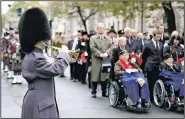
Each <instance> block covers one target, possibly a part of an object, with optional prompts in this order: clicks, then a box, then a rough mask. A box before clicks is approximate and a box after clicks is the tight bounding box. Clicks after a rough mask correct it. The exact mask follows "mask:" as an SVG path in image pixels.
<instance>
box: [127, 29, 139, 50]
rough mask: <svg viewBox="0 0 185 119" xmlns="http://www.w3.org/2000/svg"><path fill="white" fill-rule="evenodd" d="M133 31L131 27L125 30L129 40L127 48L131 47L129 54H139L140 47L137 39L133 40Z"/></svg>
mask: <svg viewBox="0 0 185 119" xmlns="http://www.w3.org/2000/svg"><path fill="white" fill-rule="evenodd" d="M131 32H132V29H131V28H129V27H126V28H125V29H124V33H125V37H126V38H127V47H129V52H130V53H132V52H137V51H138V50H139V49H140V47H139V45H138V41H137V40H136V39H133V38H132V33H131Z"/></svg>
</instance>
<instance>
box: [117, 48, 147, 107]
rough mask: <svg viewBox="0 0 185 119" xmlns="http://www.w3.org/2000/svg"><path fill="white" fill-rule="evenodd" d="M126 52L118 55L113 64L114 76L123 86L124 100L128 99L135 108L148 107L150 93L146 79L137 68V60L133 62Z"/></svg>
mask: <svg viewBox="0 0 185 119" xmlns="http://www.w3.org/2000/svg"><path fill="white" fill-rule="evenodd" d="M131 56H134V55H130V54H129V52H128V51H127V50H123V51H121V52H120V53H119V60H118V61H117V62H116V64H115V68H114V69H115V70H114V71H115V76H116V77H120V76H121V81H122V83H123V85H124V93H125V98H126V99H127V98H130V99H131V101H132V102H133V104H134V106H136V108H140V107H143V108H147V107H149V105H150V93H149V87H148V82H147V79H146V78H145V76H144V74H143V71H142V70H141V69H140V67H139V63H138V60H136V59H138V58H136V59H135V61H134V60H131V59H133V58H132V57H131Z"/></svg>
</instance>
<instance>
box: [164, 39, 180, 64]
mask: <svg viewBox="0 0 185 119" xmlns="http://www.w3.org/2000/svg"><path fill="white" fill-rule="evenodd" d="M180 41H181V38H180V36H172V38H171V40H170V42H169V44H168V46H166V47H164V50H163V56H164V55H165V54H166V53H171V54H172V56H173V59H174V61H177V60H178V59H179V58H182V57H184V49H183V48H182V47H181V46H180Z"/></svg>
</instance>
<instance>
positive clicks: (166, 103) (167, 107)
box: [164, 99, 172, 111]
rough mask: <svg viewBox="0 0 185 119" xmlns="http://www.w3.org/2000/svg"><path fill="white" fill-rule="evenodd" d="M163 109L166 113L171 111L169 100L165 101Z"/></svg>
mask: <svg viewBox="0 0 185 119" xmlns="http://www.w3.org/2000/svg"><path fill="white" fill-rule="evenodd" d="M164 107H165V109H166V110H168V111H169V110H171V109H172V104H171V103H170V101H169V99H167V100H165V103H164Z"/></svg>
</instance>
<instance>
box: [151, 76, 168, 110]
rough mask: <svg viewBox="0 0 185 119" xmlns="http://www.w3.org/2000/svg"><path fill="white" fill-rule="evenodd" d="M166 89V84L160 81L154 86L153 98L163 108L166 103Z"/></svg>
mask: <svg viewBox="0 0 185 119" xmlns="http://www.w3.org/2000/svg"><path fill="white" fill-rule="evenodd" d="M165 92H166V91H165V87H164V83H163V82H162V81H161V80H160V79H159V80H157V82H156V83H155V85H154V89H153V98H154V102H155V104H156V105H157V106H159V107H160V106H162V105H163V103H164V101H165Z"/></svg>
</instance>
